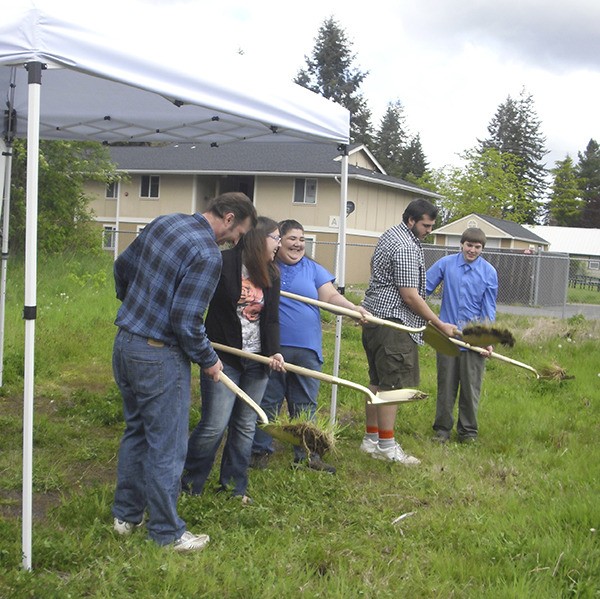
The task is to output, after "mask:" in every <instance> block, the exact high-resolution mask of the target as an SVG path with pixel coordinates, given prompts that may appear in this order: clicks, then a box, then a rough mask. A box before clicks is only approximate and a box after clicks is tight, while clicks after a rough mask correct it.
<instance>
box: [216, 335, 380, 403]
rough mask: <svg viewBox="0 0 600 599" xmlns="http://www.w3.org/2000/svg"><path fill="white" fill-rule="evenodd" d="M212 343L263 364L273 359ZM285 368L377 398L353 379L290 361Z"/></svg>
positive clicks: (217, 347) (230, 352) (225, 350)
mask: <svg viewBox="0 0 600 599" xmlns="http://www.w3.org/2000/svg"><path fill="white" fill-rule="evenodd" d="M212 345H213V347H214V348H215V349H218V350H220V351H224V352H226V353H229V354H233V355H234V356H238V357H240V358H247V359H248V360H254V361H256V362H262V363H263V364H269V363H270V362H271V360H270V359H269V358H267V357H266V356H261V355H260V354H253V353H251V352H247V351H244V350H243V349H238V348H237V347H230V346H229V345H223V344H221V343H215V342H214V341H213V342H212ZM285 369H286V370H287V371H288V372H294V373H296V374H301V375H303V376H308V377H312V378H313V379H319V380H321V381H325V382H326V383H330V384H332V385H341V386H342V387H350V388H351V389H356V390H358V391H361V392H362V393H365V394H366V395H368V396H369V397H370V398H371V400H373V399H376V397H375V395H374V394H373V393H372V392H371V390H370V389H368V388H367V387H363V386H362V385H359V384H358V383H355V382H353V381H348V380H346V379H341V378H339V377H337V376H333V375H331V374H326V373H325V372H320V371H319V370H311V369H310V368H304V366H296V365H295V364H290V363H289V362H286V363H285Z"/></svg>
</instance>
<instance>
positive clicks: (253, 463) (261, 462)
mask: <svg viewBox="0 0 600 599" xmlns="http://www.w3.org/2000/svg"><path fill="white" fill-rule="evenodd" d="M270 458H271V454H270V453H269V452H268V451H265V452H264V453H253V454H252V456H251V457H250V468H256V470H264V469H265V468H266V467H267V466H268V465H269V460H270Z"/></svg>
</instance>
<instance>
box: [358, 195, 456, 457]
mask: <svg viewBox="0 0 600 599" xmlns="http://www.w3.org/2000/svg"><path fill="white" fill-rule="evenodd" d="M437 212H438V209H437V208H436V207H435V206H434V205H433V204H432V203H431V202H429V201H427V200H424V199H418V200H414V201H412V202H411V203H410V204H409V205H408V206H407V207H406V210H405V211H404V214H403V215H402V222H401V223H400V224H399V225H396V226H394V227H391V228H390V229H388V230H387V231H385V233H384V234H383V235H382V236H381V238H380V239H379V242H378V243H377V246H376V247H375V252H374V253H373V257H372V259H371V279H370V281H369V287H368V289H367V291H366V294H365V299H364V301H363V306H364V307H365V308H366V309H367V310H369V312H371V313H372V314H373V315H374V316H377V317H378V318H385V319H387V320H392V321H395V322H399V323H401V324H403V325H406V326H409V327H422V326H423V325H425V323H426V322H427V321H431V322H432V323H433V324H434V325H436V326H437V327H438V328H440V329H441V330H442V331H443V332H444V333H446V334H447V335H450V336H454V335H455V334H456V332H457V328H456V326H455V325H454V324H449V323H445V322H442V321H441V320H440V319H439V318H438V317H437V315H436V314H435V313H434V312H433V311H432V310H431V308H430V307H429V306H428V305H427V303H426V302H425V297H426V295H425V272H426V269H425V260H424V256H423V248H422V247H421V241H422V240H423V239H424V238H425V237H426V236H427V235H429V233H431V230H432V228H433V225H434V224H435V219H436V216H437ZM362 335H363V347H364V348H365V352H366V354H367V362H368V364H369V388H370V389H371V391H373V393H377V392H378V391H389V390H392V389H403V388H414V387H417V386H418V384H419V378H420V376H419V352H418V346H419V345H422V344H423V335H422V334H421V333H410V334H409V333H403V332H401V331H398V330H395V329H392V328H391V327H386V326H382V325H375V324H365V325H363V333H362ZM396 411H397V406H395V405H375V406H374V405H371V404H368V403H367V404H366V433H365V436H364V438H363V441H362V443H361V446H360V449H361V450H362V451H364V452H365V453H368V454H370V455H371V456H372V457H374V458H377V459H381V460H387V461H391V462H398V463H401V464H405V465H407V466H410V465H416V464H419V463H420V460H418V459H417V458H415V457H413V456H411V455H408V454H407V453H406V452H405V451H404V450H403V449H402V447H400V445H399V444H398V443H396V440H395V437H394V426H395V422H396Z"/></svg>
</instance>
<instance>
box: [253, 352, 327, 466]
mask: <svg viewBox="0 0 600 599" xmlns="http://www.w3.org/2000/svg"><path fill="white" fill-rule="evenodd" d="M281 354H282V355H283V357H284V359H285V361H286V362H289V363H290V364H295V365H296V366H303V367H304V368H310V369H311V370H318V371H320V370H321V362H320V361H319V357H318V356H317V354H316V353H315V352H314V351H313V350H311V349H305V348H303V347H289V346H282V348H281ZM318 394H319V380H318V379H313V378H311V377H307V376H302V375H298V374H294V373H292V372H277V371H275V370H273V371H271V374H270V375H269V384H268V385H267V388H266V390H265V393H264V395H263V398H262V402H261V404H260V407H261V408H262V409H263V410H264V411H265V413H266V414H267V416H268V418H269V420H274V419H275V418H276V417H277V415H278V414H279V412H280V410H281V406H282V405H283V400H284V399H286V400H287V405H288V411H289V414H290V417H291V418H296V417H297V416H300V414H303V413H304V414H306V415H308V417H309V418H313V417H314V415H315V412H316V411H317V395H318ZM252 453H273V437H271V435H269V434H267V433H265V432H264V431H263V430H262V429H260V428H257V429H256V432H255V433H254V443H253V444H252ZM294 457H295V459H296V460H301V459H304V458H305V457H306V452H305V451H304V448H302V447H298V446H294Z"/></svg>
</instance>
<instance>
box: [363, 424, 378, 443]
mask: <svg viewBox="0 0 600 599" xmlns="http://www.w3.org/2000/svg"><path fill="white" fill-rule="evenodd" d="M364 438H365V439H368V440H369V441H373V442H374V443H377V441H378V440H379V429H378V428H377V427H376V426H367V432H366V433H365V437H364Z"/></svg>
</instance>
